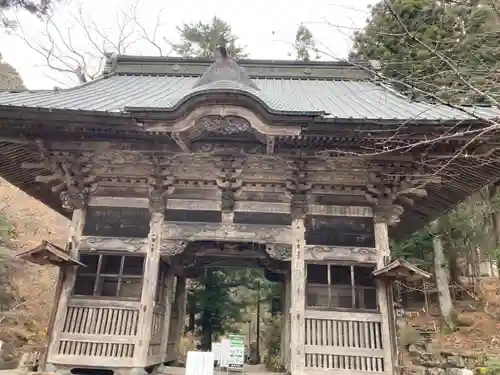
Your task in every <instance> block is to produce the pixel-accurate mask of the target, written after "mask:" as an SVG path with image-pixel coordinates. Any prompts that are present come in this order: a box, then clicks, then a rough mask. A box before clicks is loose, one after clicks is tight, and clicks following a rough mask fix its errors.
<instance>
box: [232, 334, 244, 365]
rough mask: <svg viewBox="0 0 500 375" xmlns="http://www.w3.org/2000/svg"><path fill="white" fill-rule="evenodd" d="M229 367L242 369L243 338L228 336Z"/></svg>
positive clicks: (240, 336)
mask: <svg viewBox="0 0 500 375" xmlns="http://www.w3.org/2000/svg"><path fill="white" fill-rule="evenodd" d="M229 344H230V346H229V367H231V368H234V369H243V365H244V364H245V337H244V336H242V335H229Z"/></svg>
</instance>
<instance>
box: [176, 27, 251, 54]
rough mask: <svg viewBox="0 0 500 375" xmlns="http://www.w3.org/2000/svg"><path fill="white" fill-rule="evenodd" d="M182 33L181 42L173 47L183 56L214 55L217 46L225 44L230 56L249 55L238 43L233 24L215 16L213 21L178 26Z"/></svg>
mask: <svg viewBox="0 0 500 375" xmlns="http://www.w3.org/2000/svg"><path fill="white" fill-rule="evenodd" d="M178 31H179V32H180V34H181V43H180V44H177V45H174V47H173V49H174V51H175V52H177V53H178V54H179V55H181V56H182V57H204V58H212V57H214V52H215V50H216V49H217V47H219V46H221V45H224V46H226V48H227V51H228V54H229V56H231V57H232V58H234V59H242V58H245V57H247V54H246V53H245V52H244V47H242V46H240V45H239V44H238V37H237V36H235V35H234V34H233V32H232V30H231V26H230V25H229V24H228V23H227V22H225V21H223V20H221V19H220V18H217V17H214V18H213V19H212V22H211V23H203V22H197V23H191V24H186V23H185V24H183V26H182V27H178Z"/></svg>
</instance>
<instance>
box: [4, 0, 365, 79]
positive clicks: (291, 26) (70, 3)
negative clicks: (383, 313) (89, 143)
mask: <svg viewBox="0 0 500 375" xmlns="http://www.w3.org/2000/svg"><path fill="white" fill-rule="evenodd" d="M65 1H66V4H64V3H63V5H62V6H59V7H58V9H57V11H56V13H55V14H54V16H53V18H52V23H49V27H48V30H49V35H50V37H51V38H53V40H54V44H55V45H56V50H55V53H54V55H56V58H58V57H61V58H64V63H65V64H68V65H71V64H73V65H74V63H73V61H74V60H72V59H74V58H78V56H77V55H76V54H75V52H73V53H70V52H68V48H71V47H72V48H71V49H74V50H75V51H76V53H77V54H78V55H81V56H84V58H85V60H86V62H87V63H88V64H89V70H91V71H96V70H99V69H100V67H99V66H98V58H97V56H98V55H99V54H98V52H97V51H96V48H95V47H94V46H93V43H96V44H97V45H98V47H99V48H102V44H103V41H104V39H106V38H107V39H108V42H106V44H107V46H106V47H105V49H106V50H111V49H112V48H111V47H110V44H111V43H115V42H116V41H117V40H118V39H119V35H120V30H122V34H123V35H130V36H129V37H128V43H131V42H132V41H135V42H134V43H131V45H130V46H128V48H127V49H126V52H127V54H141V55H157V54H158V53H159V52H158V49H157V48H156V47H155V46H153V45H152V44H151V43H147V42H146V41H145V40H144V39H143V38H142V37H141V36H142V33H143V31H146V32H147V33H148V35H149V36H151V35H152V34H153V31H154V28H155V25H156V24H157V18H158V19H159V20H160V25H159V27H158V28H157V38H156V41H157V42H158V44H160V45H161V46H162V47H163V54H165V53H166V52H168V50H169V49H168V47H165V46H166V45H168V44H167V43H165V42H164V41H163V40H164V39H167V40H168V41H170V42H174V43H175V42H176V41H178V33H177V32H176V26H178V25H180V24H182V22H195V21H199V20H201V21H209V20H210V19H211V18H212V17H213V16H214V15H216V16H218V17H220V18H222V19H224V20H225V21H227V22H228V23H229V24H230V25H231V26H232V28H233V31H234V33H235V34H236V35H238V36H239V38H240V40H241V44H243V45H245V46H246V47H247V48H246V50H247V52H248V53H249V55H250V56H249V57H250V58H257V59H259V58H265V59H290V58H293V57H294V54H293V49H292V46H291V43H292V42H293V40H294V37H295V31H296V29H297V27H298V25H299V24H300V23H301V22H303V23H305V24H306V25H307V26H308V27H309V28H310V30H311V31H312V32H313V34H314V36H315V39H316V40H317V43H318V45H319V47H320V48H321V49H323V50H325V51H328V54H329V55H330V56H324V57H323V59H333V58H344V57H346V55H347V53H348V51H349V48H350V42H351V39H350V35H352V32H353V31H354V30H356V29H358V28H360V27H362V26H363V24H364V22H365V20H366V18H367V16H368V6H369V5H370V4H372V3H374V1H373V0H350V1H349V0H308V1H294V0H291V1H290V0H252V1H247V2H242V1H236V0H210V1H206V0H184V1H179V2H173V3H174V4H175V5H174V6H171V7H170V6H168V5H165V4H168V3H169V2H166V1H161V0H101V1H97V0H65ZM133 6H136V9H137V12H136V15H137V17H136V19H137V21H138V22H137V23H134V22H133V21H132V14H133V12H132V11H131V9H132V8H133ZM17 17H18V21H19V23H20V25H21V28H18V30H17V33H18V34H19V35H24V36H26V39H27V40H29V43H30V44H31V48H30V47H29V46H28V45H27V44H26V42H25V41H23V39H22V38H21V37H20V36H19V35H8V34H6V33H5V32H3V33H2V32H0V53H2V55H3V57H4V59H5V60H6V61H7V62H8V63H10V64H11V65H13V66H14V67H15V68H16V69H17V70H18V71H19V72H20V74H21V76H22V78H23V80H24V82H25V84H26V86H27V87H28V88H30V89H47V88H48V89H51V88H53V87H54V86H60V87H68V86H72V85H74V84H75V83H76V81H75V80H74V78H73V76H72V75H70V74H68V73H64V72H59V73H57V72H54V71H53V70H51V69H48V68H47V67H46V65H47V63H46V61H45V59H44V57H43V56H42V55H41V54H40V53H37V52H36V51H35V50H34V48H35V49H39V46H40V45H41V46H43V47H45V48H48V47H49V46H50V38H48V37H47V32H46V31H45V30H46V27H47V26H46V24H44V23H43V22H39V21H38V20H36V19H35V18H33V17H32V16H29V15H25V14H19V13H18V15H17ZM82 24H85V25H86V28H87V30H88V31H89V32H88V34H87V33H86V32H85V29H84V28H83V27H82ZM138 25H141V26H138ZM56 26H57V28H56ZM143 26H144V30H143V28H142V27H143ZM63 41H64V42H65V43H67V44H66V45H67V46H68V47H67V48H65V45H64V43H63ZM53 64H54V65H56V66H57V67H59V68H61V67H63V64H62V63H61V62H59V63H58V62H57V61H56V60H53Z"/></svg>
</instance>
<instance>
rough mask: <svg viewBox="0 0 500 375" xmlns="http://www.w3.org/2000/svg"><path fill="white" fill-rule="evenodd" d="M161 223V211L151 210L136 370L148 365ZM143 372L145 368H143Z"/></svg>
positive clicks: (135, 359)
mask: <svg viewBox="0 0 500 375" xmlns="http://www.w3.org/2000/svg"><path fill="white" fill-rule="evenodd" d="M162 224H163V212H162V211H153V213H152V214H151V221H150V225H149V235H148V252H147V253H146V259H145V266H144V278H143V283H142V293H141V310H140V314H139V322H138V325H137V326H138V327H139V329H138V331H137V346H136V347H137V351H136V352H135V355H134V367H135V368H137V370H138V372H143V371H140V369H144V367H146V366H148V365H149V364H148V363H147V360H148V350H149V343H150V341H151V328H152V327H151V326H152V322H153V309H154V304H155V296H156V288H157V282H158V268H159V265H160V242H161V233H162ZM144 373H145V370H144Z"/></svg>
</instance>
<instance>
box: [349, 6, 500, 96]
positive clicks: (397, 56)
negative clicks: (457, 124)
mask: <svg viewBox="0 0 500 375" xmlns="http://www.w3.org/2000/svg"><path fill="white" fill-rule="evenodd" d="M490 4H491V3H490V2H485V1H481V0H459V1H457V0H444V1H434V0H390V1H386V0H383V1H380V2H379V3H377V4H376V5H375V6H374V7H373V8H372V10H371V16H370V18H369V19H368V21H367V25H366V27H365V28H364V29H363V30H362V31H360V32H358V33H357V34H356V35H355V41H354V50H353V52H352V53H351V56H350V58H351V59H352V60H357V59H364V60H378V61H380V63H381V67H382V73H383V75H384V76H385V77H388V78H392V79H394V80H396V81H399V82H400V83H401V84H398V83H394V86H395V88H396V89H399V90H401V91H404V92H405V93H410V94H414V93H413V92H412V90H411V89H408V87H417V88H419V89H421V90H424V91H425V92H427V93H431V94H433V95H436V96H438V97H441V98H443V99H446V100H450V101H453V102H472V101H473V102H477V101H481V100H484V99H485V98H484V96H485V95H482V94H481V92H483V93H487V94H492V96H494V97H498V88H497V87H498V84H497V80H498V71H499V68H500V47H499V45H498V40H499V37H500V17H499V15H498V14H497V13H496V12H495V10H494V9H493V8H492V7H491V6H490ZM405 84H406V85H405ZM469 84H470V85H469ZM471 86H472V87H471ZM477 89H478V90H477Z"/></svg>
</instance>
